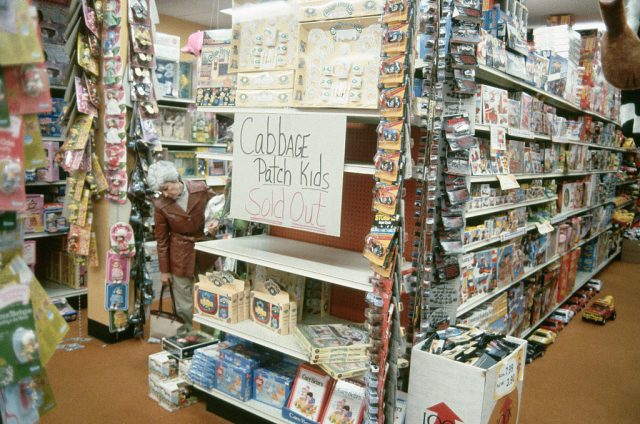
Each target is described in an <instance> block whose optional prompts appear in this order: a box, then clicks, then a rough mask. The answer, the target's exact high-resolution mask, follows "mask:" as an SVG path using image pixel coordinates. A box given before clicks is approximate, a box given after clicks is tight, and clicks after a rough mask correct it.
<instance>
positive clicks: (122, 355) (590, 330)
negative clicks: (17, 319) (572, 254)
mask: <svg viewBox="0 0 640 424" xmlns="http://www.w3.org/2000/svg"><path fill="white" fill-rule="evenodd" d="M598 277H599V278H601V279H602V280H603V281H604V290H603V292H602V293H600V295H599V296H604V295H607V294H612V295H613V296H614V298H615V301H616V307H617V309H618V319H617V320H616V321H614V322H609V323H607V325H606V326H604V327H601V326H599V325H596V324H591V323H585V322H582V321H581V320H580V317H578V319H574V320H573V321H572V322H571V324H570V325H569V326H568V327H567V328H566V329H565V330H563V331H562V333H561V334H560V336H559V338H558V341H557V342H556V344H555V345H553V346H551V347H550V348H549V350H548V351H547V354H546V355H545V356H544V357H543V358H540V359H538V360H536V361H535V362H534V363H533V364H531V365H528V366H527V368H526V371H525V387H524V394H523V411H522V415H521V420H520V423H521V424H552V423H559V422H562V423H571V424H573V423H598V422H611V423H617V424H627V423H628V424H637V423H640V406H639V404H638V402H637V399H638V398H640V367H639V366H638V364H640V339H639V338H638V337H637V328H638V324H640V322H639V320H638V316H639V315H638V307H637V305H638V304H639V303H640V265H633V264H626V263H621V262H617V261H616V262H613V263H612V265H611V266H609V267H608V268H607V269H606V270H605V271H604V272H602V273H601V274H600V275H599V276H598ZM83 317H85V321H84V323H83V328H85V329H86V328H87V327H86V311H83ZM77 335H78V327H77V323H72V325H71V331H70V332H69V334H68V337H76V336H77ZM85 345H86V348H85V349H82V350H77V351H73V352H65V351H59V352H57V353H56V355H54V357H53V359H52V360H51V362H50V363H49V364H48V365H47V371H48V372H49V377H50V380H51V382H52V385H53V388H54V393H55V395H56V400H57V402H58V406H57V407H56V408H55V409H54V410H53V411H51V412H50V413H49V414H47V415H45V416H44V417H43V419H42V421H41V422H42V423H44V424H49V423H65V424H66V423H81V422H91V423H123V424H129V423H136V424H137V423H151V422H155V423H185V422H197V421H205V422H209V423H229V422H230V421H226V420H224V419H222V418H218V417H216V416H215V415H213V414H210V413H208V412H207V411H206V408H205V403H204V402H199V403H198V404H197V405H194V406H191V407H189V408H186V409H183V410H180V411H177V412H174V413H169V412H166V411H165V410H164V409H162V408H161V407H160V406H158V405H157V404H156V403H155V402H153V401H152V400H150V399H149V398H148V397H147V356H148V355H149V354H151V353H153V352H157V351H158V350H159V349H160V345H157V344H148V343H146V342H144V341H140V340H128V341H125V342H122V343H118V344H115V345H105V344H104V343H102V342H100V341H99V340H93V341H91V342H89V343H86V344H85ZM230 419H232V420H233V421H232V422H235V423H249V422H251V423H253V421H251V420H249V421H248V420H247V418H244V419H233V418H230Z"/></svg>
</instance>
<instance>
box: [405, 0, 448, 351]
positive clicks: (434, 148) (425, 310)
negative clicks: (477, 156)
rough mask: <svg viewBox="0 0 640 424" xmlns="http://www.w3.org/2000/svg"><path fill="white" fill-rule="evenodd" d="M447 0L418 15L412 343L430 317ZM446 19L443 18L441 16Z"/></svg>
mask: <svg viewBox="0 0 640 424" xmlns="http://www.w3.org/2000/svg"><path fill="white" fill-rule="evenodd" d="M447 9H448V3H447V2H446V1H443V2H440V1H438V0H434V1H423V2H421V3H420V8H419V11H418V20H417V21H418V22H419V25H418V27H417V36H416V47H415V48H416V62H417V63H419V64H420V65H419V66H417V68H416V71H417V77H416V79H415V81H414V84H415V87H414V94H415V96H416V99H415V102H414V103H415V112H416V114H417V115H418V116H420V117H421V120H422V122H421V126H422V127H423V128H424V129H426V135H425V136H424V137H422V138H421V140H420V150H419V153H420V156H419V158H418V166H419V167H420V168H419V169H420V171H419V172H418V174H419V175H420V176H422V184H421V185H419V186H418V188H417V192H416V199H417V200H416V203H415V207H416V209H415V210H416V233H415V237H416V240H415V241H414V253H413V256H412V257H413V260H414V263H413V265H414V267H413V274H412V276H411V278H410V282H411V287H410V288H409V291H412V292H413V293H414V296H413V298H412V304H411V308H410V319H411V321H412V323H413V326H412V327H413V334H412V335H410V336H411V339H410V340H411V341H412V342H413V343H417V342H418V341H420V340H421V339H423V338H424V332H425V328H423V323H424V322H426V318H427V317H428V314H429V303H428V301H429V293H430V291H431V288H432V287H431V286H432V281H433V278H434V277H433V274H434V271H433V270H434V263H433V262H434V261H433V258H434V237H435V228H436V223H437V219H436V218H437V217H438V215H439V214H438V212H439V208H438V206H439V205H438V202H439V201H440V198H439V189H438V187H439V184H440V180H441V178H440V175H441V171H442V170H441V167H440V149H441V145H442V143H441V141H442V137H441V132H440V128H441V116H442V111H443V109H444V102H443V86H444V83H445V80H446V73H445V58H446V46H447V38H446V33H447V31H446V28H447V17H446V13H445V14H441V11H446V10H447ZM441 16H444V17H441Z"/></svg>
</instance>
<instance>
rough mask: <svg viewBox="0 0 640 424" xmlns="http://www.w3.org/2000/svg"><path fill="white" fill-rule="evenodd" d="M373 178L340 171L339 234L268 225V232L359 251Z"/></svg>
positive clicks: (369, 217)
mask: <svg viewBox="0 0 640 424" xmlns="http://www.w3.org/2000/svg"><path fill="white" fill-rule="evenodd" d="M373 185H374V182H373V178H372V177H371V175H362V174H351V173H345V174H344V183H343V190H342V220H341V224H340V237H331V236H326V235H322V234H316V233H310V232H306V231H299V230H293V229H290V228H284V227H276V226H272V227H271V231H270V233H271V235H273V236H276V237H284V238H290V239H293V240H298V241H306V242H309V243H315V244H319V245H323V246H330V247H336V248H339V249H345V250H353V251H361V250H362V249H363V247H364V239H365V237H366V235H367V234H368V233H369V229H370V227H371V222H372V221H373V211H372V210H371V202H372V200H371V199H372V196H373V195H372V193H373Z"/></svg>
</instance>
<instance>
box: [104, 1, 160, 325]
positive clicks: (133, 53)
mask: <svg viewBox="0 0 640 424" xmlns="http://www.w3.org/2000/svg"><path fill="white" fill-rule="evenodd" d="M149 11H150V8H149V1H148V0H132V1H131V2H130V3H129V24H130V31H129V35H130V37H129V41H130V49H129V64H130V67H129V85H130V94H131V100H132V102H133V113H132V121H131V126H130V129H129V143H128V144H127V147H128V148H129V150H130V153H131V154H133V155H135V159H136V161H135V168H134V169H133V171H132V173H131V174H130V178H131V181H130V187H129V200H130V201H131V215H130V217H129V223H130V227H129V228H132V230H133V235H134V237H135V245H136V255H135V257H134V258H135V259H134V260H133V261H132V266H133V268H132V270H131V275H132V280H133V283H134V290H135V291H134V310H133V311H131V313H130V314H129V323H130V324H131V325H133V327H134V335H135V336H137V337H142V336H143V335H144V323H145V316H146V313H145V307H146V306H147V305H150V304H151V302H152V301H153V280H151V278H149V274H148V272H147V271H146V268H145V250H144V242H145V234H146V232H147V231H149V227H148V226H147V223H146V220H147V218H149V217H150V216H151V205H150V204H149V201H148V199H147V197H146V196H147V195H148V194H149V193H150V190H149V187H148V186H147V184H146V181H145V178H144V175H145V170H146V169H147V167H148V163H149V159H150V157H149V154H148V153H149V151H150V150H151V151H159V150H160V151H161V149H162V146H161V145H160V141H159V138H158V133H157V131H156V118H157V116H158V106H157V103H156V96H155V89H154V84H153V69H154V68H155V60H154V52H155V49H154V42H153V30H152V22H151V18H150V12H149ZM115 331H119V329H117V328H116V329H115Z"/></svg>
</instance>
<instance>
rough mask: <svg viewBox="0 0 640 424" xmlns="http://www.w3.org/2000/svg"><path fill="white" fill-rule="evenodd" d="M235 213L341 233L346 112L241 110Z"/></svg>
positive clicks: (235, 146)
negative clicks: (298, 112) (344, 113)
mask: <svg viewBox="0 0 640 424" xmlns="http://www.w3.org/2000/svg"><path fill="white" fill-rule="evenodd" d="M234 127H235V130H234V140H233V141H234V143H233V176H232V183H233V185H232V187H233V189H232V195H231V216H232V217H234V218H239V219H244V220H250V221H255V222H262V223H264V224H269V225H279V226H282V227H288V228H293V229H296V230H303V231H309V232H313V233H320V234H327V235H331V236H339V235H340V217H341V212H342V180H343V173H344V143H345V134H346V127H347V121H346V117H345V116H341V115H330V114H313V115H308V114H283V115H280V114H266V113H254V114H245V113H237V114H236V115H235V124H234Z"/></svg>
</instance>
